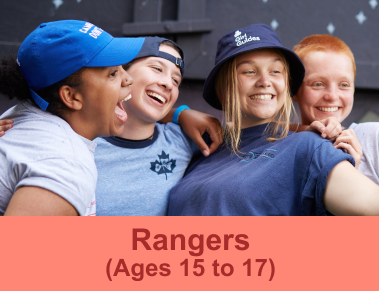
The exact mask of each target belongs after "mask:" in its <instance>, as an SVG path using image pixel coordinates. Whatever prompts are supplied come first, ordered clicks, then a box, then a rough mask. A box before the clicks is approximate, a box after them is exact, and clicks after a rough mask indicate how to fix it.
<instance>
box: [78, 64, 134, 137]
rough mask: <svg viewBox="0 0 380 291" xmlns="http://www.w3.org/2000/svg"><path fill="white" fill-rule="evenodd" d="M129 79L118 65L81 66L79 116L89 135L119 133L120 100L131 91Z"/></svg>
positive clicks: (122, 113)
mask: <svg viewBox="0 0 380 291" xmlns="http://www.w3.org/2000/svg"><path fill="white" fill-rule="evenodd" d="M132 82H133V80H132V77H131V76H130V75H129V74H128V73H127V72H126V71H125V70H124V69H123V67H122V66H117V67H105V68H86V69H85V70H84V72H83V73H82V84H81V86H80V88H79V93H80V94H81V95H82V96H83V106H82V109H81V114H82V120H83V121H84V122H86V128H87V131H88V132H90V133H91V134H89V138H90V139H93V138H95V137H97V136H110V135H118V134H121V133H122V131H123V130H124V123H125V121H126V120H127V114H126V113H125V111H124V109H123V107H122V104H121V103H122V100H123V99H124V98H126V97H127V96H128V95H129V94H130V93H131V87H130V86H129V85H131V84H132ZM87 123H88V124H87Z"/></svg>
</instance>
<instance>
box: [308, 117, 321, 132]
mask: <svg viewBox="0 0 380 291" xmlns="http://www.w3.org/2000/svg"><path fill="white" fill-rule="evenodd" d="M324 130H325V125H324V124H323V123H322V122H320V121H317V120H316V121H313V122H312V123H311V124H310V126H309V128H308V131H313V132H316V133H322V132H323V131H324Z"/></svg>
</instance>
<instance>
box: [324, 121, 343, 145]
mask: <svg viewBox="0 0 380 291" xmlns="http://www.w3.org/2000/svg"><path fill="white" fill-rule="evenodd" d="M341 133H342V126H341V125H340V123H334V122H330V123H329V124H327V125H326V128H325V129H324V130H323V132H322V135H321V136H322V137H323V138H327V139H329V140H332V141H334V140H336V138H337V137H338V136H339V135H340V134H341Z"/></svg>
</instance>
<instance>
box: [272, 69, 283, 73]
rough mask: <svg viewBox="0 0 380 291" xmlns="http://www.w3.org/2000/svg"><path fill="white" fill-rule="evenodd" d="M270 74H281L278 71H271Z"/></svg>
mask: <svg viewBox="0 0 380 291" xmlns="http://www.w3.org/2000/svg"><path fill="white" fill-rule="evenodd" d="M272 73H275V74H281V72H280V71H278V70H273V71H272Z"/></svg>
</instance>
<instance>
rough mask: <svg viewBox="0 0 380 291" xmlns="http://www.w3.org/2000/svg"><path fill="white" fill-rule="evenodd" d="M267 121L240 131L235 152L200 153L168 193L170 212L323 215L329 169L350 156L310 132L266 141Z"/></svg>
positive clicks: (349, 159) (184, 213)
mask: <svg viewBox="0 0 380 291" xmlns="http://www.w3.org/2000/svg"><path fill="white" fill-rule="evenodd" d="M266 127H267V124H263V125H259V126H255V127H251V128H247V129H243V130H242V136H241V146H240V151H241V152H242V153H243V154H239V156H237V155H235V154H231V151H230V150H229V149H228V148H226V146H223V145H222V146H221V147H220V148H219V149H218V150H217V151H215V153H213V154H212V155H210V156H209V157H207V158H204V157H199V159H197V160H196V161H195V162H193V163H192V164H191V165H190V167H189V168H188V170H187V172H186V176H185V177H184V178H183V179H182V180H181V181H180V182H179V183H178V184H177V185H176V186H174V187H173V188H172V190H171V192H170V201H169V210H168V215H326V209H325V207H324V205H323V195H324V191H325V187H326V182H327V176H328V174H329V173H330V171H331V170H332V169H333V168H334V167H335V166H336V165H337V164H338V163H340V162H342V161H344V160H348V161H350V162H351V163H352V164H354V159H353V158H352V157H351V156H350V155H348V154H346V153H344V152H343V151H342V150H338V149H336V148H334V146H333V145H332V142H330V141H328V140H326V139H322V138H321V137H320V136H319V135H317V134H315V133H312V132H301V133H293V132H289V135H288V136H287V137H286V138H284V139H281V140H279V141H276V142H272V143H270V142H268V141H267V140H266V138H267V137H268V135H267V134H264V133H265V128H266Z"/></svg>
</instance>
